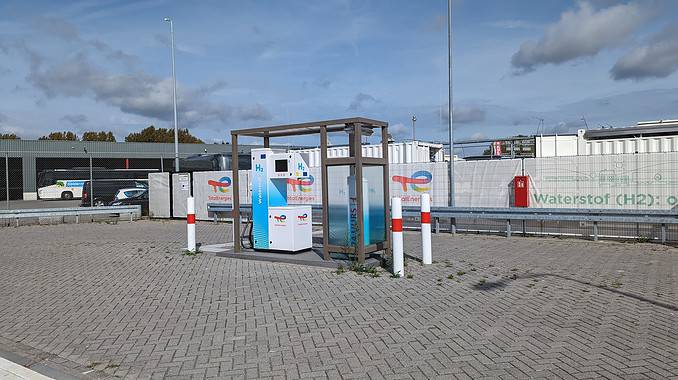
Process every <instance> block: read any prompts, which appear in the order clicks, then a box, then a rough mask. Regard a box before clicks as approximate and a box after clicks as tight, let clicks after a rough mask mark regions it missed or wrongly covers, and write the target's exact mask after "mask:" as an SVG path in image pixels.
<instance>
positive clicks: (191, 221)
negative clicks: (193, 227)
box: [186, 214, 195, 224]
mask: <svg viewBox="0 0 678 380" xmlns="http://www.w3.org/2000/svg"><path fill="white" fill-rule="evenodd" d="M186 222H188V224H195V214H188V215H186Z"/></svg>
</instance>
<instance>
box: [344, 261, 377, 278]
mask: <svg viewBox="0 0 678 380" xmlns="http://www.w3.org/2000/svg"><path fill="white" fill-rule="evenodd" d="M351 271H353V272H356V273H358V274H369V275H372V277H379V273H378V272H377V268H376V267H368V266H366V265H364V264H358V263H354V264H353V265H351Z"/></svg>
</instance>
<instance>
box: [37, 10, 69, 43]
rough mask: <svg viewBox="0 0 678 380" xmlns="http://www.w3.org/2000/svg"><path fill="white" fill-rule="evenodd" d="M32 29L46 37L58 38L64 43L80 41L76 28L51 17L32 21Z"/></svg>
mask: <svg viewBox="0 0 678 380" xmlns="http://www.w3.org/2000/svg"><path fill="white" fill-rule="evenodd" d="M32 25H33V27H34V28H35V29H37V30H40V31H42V32H44V33H45V34H47V35H50V36H54V37H59V38H61V39H63V40H66V41H77V40H80V32H79V31H78V28H77V27H76V26H75V25H73V24H71V23H70V22H68V21H66V20H64V19H62V18H59V17H52V16H44V17H38V18H36V19H34V20H33V23H32Z"/></svg>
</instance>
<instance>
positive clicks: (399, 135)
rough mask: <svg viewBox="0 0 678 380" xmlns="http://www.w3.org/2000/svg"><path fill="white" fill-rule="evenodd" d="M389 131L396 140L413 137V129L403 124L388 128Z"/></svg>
mask: <svg viewBox="0 0 678 380" xmlns="http://www.w3.org/2000/svg"><path fill="white" fill-rule="evenodd" d="M388 131H389V133H390V134H391V136H393V137H394V138H395V139H404V138H411V137H412V127H408V126H406V125H405V124H403V123H396V124H393V125H391V126H389V127H388Z"/></svg>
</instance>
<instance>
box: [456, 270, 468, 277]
mask: <svg viewBox="0 0 678 380" xmlns="http://www.w3.org/2000/svg"><path fill="white" fill-rule="evenodd" d="M465 274H466V272H464V271H463V270H460V271H459V272H457V276H463V275H465Z"/></svg>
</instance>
